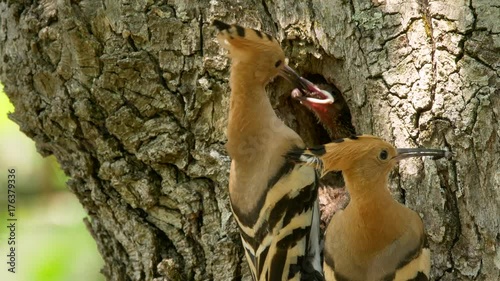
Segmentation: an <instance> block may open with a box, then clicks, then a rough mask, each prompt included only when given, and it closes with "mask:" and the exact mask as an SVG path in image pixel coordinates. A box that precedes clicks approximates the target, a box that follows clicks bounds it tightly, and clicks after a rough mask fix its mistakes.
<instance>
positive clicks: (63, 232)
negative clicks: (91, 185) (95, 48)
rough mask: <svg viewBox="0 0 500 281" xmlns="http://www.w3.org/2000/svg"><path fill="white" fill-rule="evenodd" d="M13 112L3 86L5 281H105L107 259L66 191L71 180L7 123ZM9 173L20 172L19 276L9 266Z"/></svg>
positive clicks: (0, 157) (0, 237)
mask: <svg viewBox="0 0 500 281" xmlns="http://www.w3.org/2000/svg"><path fill="white" fill-rule="evenodd" d="M13 111H14V106H13V105H12V104H11V103H10V101H9V99H8V98H7V96H6V95H5V93H4V92H3V86H2V84H0V177H1V178H0V182H2V185H1V186H2V189H1V192H2V196H0V198H1V199H0V203H1V204H0V264H1V266H0V280H9V281H49V280H50V281H68V280H72V281H80V280H81V281H101V280H104V277H103V276H102V275H101V274H100V273H99V271H100V269H101V268H102V266H103V261H102V258H101V257H100V255H99V253H98V251H97V247H96V244H95V242H94V240H93V239H92V237H91V235H90V233H89V232H88V230H87V229H86V227H85V225H84V223H83V218H84V217H85V216H86V215H85V212H84V210H83V209H82V207H81V205H80V203H79V202H78V200H77V198H76V197H75V196H74V195H73V194H71V192H69V191H68V190H67V188H66V181H67V177H66V176H65V175H64V173H63V172H62V171H61V169H60V168H59V165H58V163H57V161H56V160H55V159H54V157H53V156H51V157H48V158H42V157H41V156H40V155H39V154H38V153H37V152H36V148H35V143H34V142H33V141H32V140H31V139H29V138H28V137H26V136H25V135H24V134H23V133H22V132H20V131H19V127H18V126H17V124H15V123H14V122H12V121H11V120H9V119H8V116H7V115H8V113H9V112H13ZM9 168H15V169H16V195H17V198H16V218H17V219H18V220H17V222H16V249H17V253H16V257H17V260H16V273H15V274H13V273H10V272H8V271H7V268H8V265H7V264H6V262H7V257H6V255H7V254H8V253H6V249H7V248H8V247H10V246H9V245H8V244H7V241H8V240H7V237H8V235H9V233H7V231H8V229H7V227H6V226H7V225H8V223H7V202H6V195H7V191H6V185H5V183H6V180H7V169H9ZM2 225H3V226H2Z"/></svg>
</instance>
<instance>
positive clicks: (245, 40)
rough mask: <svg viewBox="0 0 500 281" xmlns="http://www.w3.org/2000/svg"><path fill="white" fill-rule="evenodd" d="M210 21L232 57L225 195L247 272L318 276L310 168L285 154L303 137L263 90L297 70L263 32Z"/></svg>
mask: <svg viewBox="0 0 500 281" xmlns="http://www.w3.org/2000/svg"><path fill="white" fill-rule="evenodd" d="M213 24H214V25H215V27H217V29H219V34H218V35H217V39H218V41H219V43H220V44H221V46H222V47H224V48H225V49H227V50H229V57H230V58H231V59H232V65H231V77H230V87H231V98H230V107H229V119H228V127H227V138H228V142H227V144H226V148H227V151H228V153H229V156H230V157H231V158H232V161H231V170H230V176H229V197H230V201H231V207H232V210H233V214H234V218H235V219H236V221H237V223H238V226H239V229H240V234H241V240H242V243H243V247H244V249H245V255H246V258H247V261H248V265H249V267H250V271H251V274H252V276H253V280H256V281H264V280H266V281H280V280H283V281H284V280H323V276H322V267H321V257H320V246H319V244H320V243H319V236H320V234H319V207H318V200H317V180H318V176H317V173H316V172H315V170H314V168H312V167H308V166H303V165H294V164H293V163H290V162H289V161H287V160H286V159H285V155H286V154H287V153H288V152H289V151H292V150H295V149H297V148H304V147H305V145H304V142H303V141H302V139H301V138H300V136H299V135H297V133H295V132H294V131H293V130H292V129H290V128H289V127H288V126H286V125H285V124H284V123H283V122H282V121H281V120H280V119H279V118H278V117H277V116H276V113H275V112H274V110H273V108H272V107H271V103H270V101H269V98H268V97H267V94H266V91H265V86H266V85H267V84H268V83H269V82H270V81H271V80H272V79H273V78H274V77H276V76H277V75H280V76H283V77H285V78H287V79H288V80H290V81H292V82H297V81H298V80H299V78H300V77H299V76H298V75H297V74H296V73H295V72H294V71H293V70H292V69H291V68H290V67H288V66H287V65H286V62H285V55H284V52H283V50H282V49H281V47H280V45H279V43H278V42H277V41H276V39H274V38H273V37H271V36H270V35H267V34H265V33H263V32H260V31H257V30H253V29H248V28H243V27H241V26H238V25H228V24H226V23H223V22H221V21H217V20H216V21H214V23H213Z"/></svg>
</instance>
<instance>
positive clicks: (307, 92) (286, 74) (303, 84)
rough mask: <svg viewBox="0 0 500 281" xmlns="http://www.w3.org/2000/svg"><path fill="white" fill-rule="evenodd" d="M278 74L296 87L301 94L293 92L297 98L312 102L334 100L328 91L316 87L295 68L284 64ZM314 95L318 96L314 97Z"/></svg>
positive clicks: (330, 101)
mask: <svg viewBox="0 0 500 281" xmlns="http://www.w3.org/2000/svg"><path fill="white" fill-rule="evenodd" d="M279 75H280V76H281V77H283V78H285V79H286V80H287V81H288V82H290V83H292V84H293V85H294V87H296V88H297V89H298V90H299V91H300V93H301V94H299V93H295V94H294V95H293V96H294V98H297V99H301V98H302V99H306V100H308V101H309V102H312V103H319V104H331V103H333V102H334V101H335V100H334V98H333V96H332V94H330V93H329V92H328V91H325V90H322V89H320V88H318V86H316V85H314V83H312V82H311V81H309V80H307V79H305V78H303V77H301V76H299V75H298V74H297V72H295V70H293V69H292V68H291V67H289V66H288V65H284V66H283V67H282V68H281V70H280V72H279ZM312 95H315V96H317V97H318V98H316V97H315V96H312Z"/></svg>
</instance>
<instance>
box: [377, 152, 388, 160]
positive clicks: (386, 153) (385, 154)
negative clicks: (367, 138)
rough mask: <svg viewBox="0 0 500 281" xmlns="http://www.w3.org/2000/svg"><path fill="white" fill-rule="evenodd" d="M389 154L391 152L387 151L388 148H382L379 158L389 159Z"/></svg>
mask: <svg viewBox="0 0 500 281" xmlns="http://www.w3.org/2000/svg"><path fill="white" fill-rule="evenodd" d="M388 156H389V153H388V152H387V150H385V149H384V150H382V151H380V154H379V156H378V157H379V158H380V160H387V157H388Z"/></svg>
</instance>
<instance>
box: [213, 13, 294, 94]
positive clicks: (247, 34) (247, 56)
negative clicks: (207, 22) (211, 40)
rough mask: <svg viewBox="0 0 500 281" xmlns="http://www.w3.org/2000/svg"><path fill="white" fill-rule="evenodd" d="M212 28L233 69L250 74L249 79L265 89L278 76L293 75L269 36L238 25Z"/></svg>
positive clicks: (219, 24)
mask: <svg viewBox="0 0 500 281" xmlns="http://www.w3.org/2000/svg"><path fill="white" fill-rule="evenodd" d="M213 25H214V26H215V27H216V28H217V29H218V30H219V33H218V34H217V40H218V41H219V44H220V45H221V46H222V47H223V48H225V49H227V50H229V56H230V57H231V59H232V60H233V66H237V67H240V69H239V71H249V72H251V73H248V74H249V76H247V77H252V76H253V77H254V78H255V80H256V81H257V82H259V83H261V84H263V85H264V86H265V85H266V84H267V83H269V81H271V80H272V79H273V78H275V77H276V76H277V75H282V76H283V75H286V76H290V75H296V74H295V72H294V71H293V70H292V69H291V68H290V67H288V66H287V65H286V58H285V53H284V52H283V49H281V46H280V44H279V43H278V41H277V40H276V39H275V38H273V37H272V36H271V35H268V34H266V33H264V32H261V31H258V30H254V29H251V28H244V27H241V26H239V25H235V24H233V25H229V24H226V23H224V22H221V21H219V20H215V21H214V22H213Z"/></svg>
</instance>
